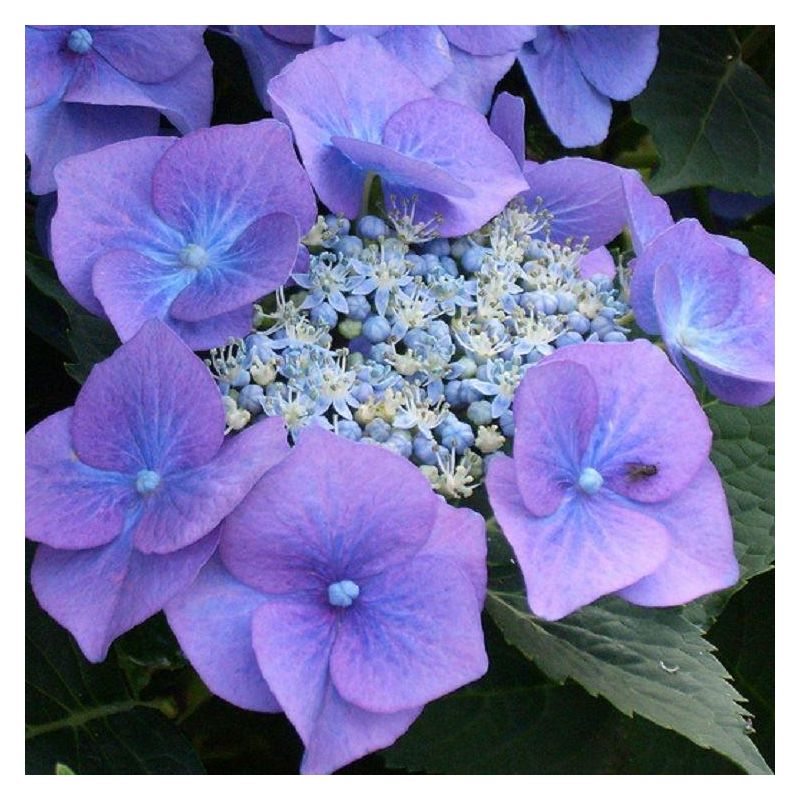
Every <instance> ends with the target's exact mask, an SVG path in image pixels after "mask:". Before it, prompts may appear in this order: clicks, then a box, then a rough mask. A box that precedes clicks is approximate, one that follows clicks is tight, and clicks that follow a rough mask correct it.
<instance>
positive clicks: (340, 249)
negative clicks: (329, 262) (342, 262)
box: [331, 236, 364, 258]
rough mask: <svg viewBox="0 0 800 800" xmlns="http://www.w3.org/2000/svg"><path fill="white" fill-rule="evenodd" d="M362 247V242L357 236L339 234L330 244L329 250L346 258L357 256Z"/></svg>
mask: <svg viewBox="0 0 800 800" xmlns="http://www.w3.org/2000/svg"><path fill="white" fill-rule="evenodd" d="M363 249H364V243H363V242H362V241H361V239H359V238H358V236H340V237H339V238H338V239H337V240H336V241H335V242H334V243H333V244H332V245H331V250H333V251H334V252H336V253H341V254H342V255H343V256H347V257H348V258H357V257H358V256H360V255H361V251H362V250H363Z"/></svg>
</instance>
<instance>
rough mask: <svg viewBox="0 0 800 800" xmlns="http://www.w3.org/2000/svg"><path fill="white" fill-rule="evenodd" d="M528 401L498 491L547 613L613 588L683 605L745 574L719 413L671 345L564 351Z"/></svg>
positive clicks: (522, 394) (501, 462)
mask: <svg viewBox="0 0 800 800" xmlns="http://www.w3.org/2000/svg"><path fill="white" fill-rule="evenodd" d="M514 404H515V412H514V416H515V422H516V432H515V437H514V454H513V458H510V457H508V456H504V455H499V456H496V457H495V458H494V459H493V460H492V462H491V463H490V465H489V473H488V478H487V488H488V491H489V498H490V501H491V505H492V509H493V510H494V512H495V515H496V517H497V519H498V521H499V523H500V525H501V527H502V529H503V532H504V533H505V535H506V537H507V538H508V540H509V542H510V543H511V545H512V547H513V548H514V551H515V553H516V556H517V559H518V561H519V563H520V567H521V569H522V573H523V576H524V578H525V584H526V588H527V593H528V602H529V604H530V607H531V609H532V610H533V612H534V613H535V614H537V615H539V616H541V617H543V618H545V619H559V618H561V617H563V616H565V615H567V614H569V613H571V612H572V611H575V610H577V609H578V608H580V607H581V606H583V605H586V604H587V603H591V602H592V601H593V600H596V599H597V598H598V597H601V596H603V595H606V594H609V593H612V592H617V593H620V594H621V595H622V596H623V597H625V598H626V599H628V600H630V601H631V602H635V603H639V604H641V605H648V606H667V605H677V604H681V603H686V602H688V601H690V600H693V599H694V598H696V597H698V596H700V595H702V594H706V593H708V592H712V591H716V590H718V589H722V588H725V587H728V586H731V585H732V584H733V583H734V582H735V581H736V579H737V577H738V566H737V563H736V559H735V556H734V552H733V535H732V530H731V523H730V518H729V516H728V512H727V506H726V503H725V495H724V492H723V488H722V484H721V481H720V479H719V476H718V475H717V472H716V470H715V469H714V467H713V465H712V464H711V462H710V460H709V458H708V455H709V450H710V446H711V431H710V429H709V426H708V422H707V420H706V417H705V415H704V414H703V411H702V409H701V408H700V406H699V405H698V403H697V401H696V400H695V398H694V394H693V393H692V391H691V389H690V388H689V386H688V385H687V384H686V383H685V382H684V381H683V379H682V378H681V376H680V374H679V373H678V372H677V370H675V369H674V368H673V367H672V366H671V365H670V363H669V361H668V360H667V358H666V357H665V356H664V354H663V353H662V352H661V351H660V350H659V349H658V348H657V347H655V346H654V345H652V344H650V343H649V342H647V341H644V340H638V341H635V342H626V343H620V344H586V345H584V346H582V347H570V348H567V349H565V350H559V351H558V352H556V353H554V354H553V355H552V356H549V357H548V358H546V359H544V360H543V361H542V362H540V364H539V365H537V366H536V367H534V368H533V369H531V370H529V371H528V372H527V373H526V375H525V378H524V379H523V381H522V383H521V384H520V386H519V388H518V390H517V394H516V396H515V399H514Z"/></svg>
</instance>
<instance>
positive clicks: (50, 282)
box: [25, 253, 120, 383]
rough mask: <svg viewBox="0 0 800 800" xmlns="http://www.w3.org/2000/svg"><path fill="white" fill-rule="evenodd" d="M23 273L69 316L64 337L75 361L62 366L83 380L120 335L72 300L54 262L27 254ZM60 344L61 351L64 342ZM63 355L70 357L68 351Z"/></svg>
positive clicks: (75, 378)
mask: <svg viewBox="0 0 800 800" xmlns="http://www.w3.org/2000/svg"><path fill="white" fill-rule="evenodd" d="M25 275H26V277H27V278H28V279H29V280H30V281H31V283H33V285H34V286H36V288H37V289H38V290H39V291H40V292H41V293H42V294H44V295H46V296H47V297H49V298H51V299H52V300H55V301H56V302H57V303H58V304H59V305H60V306H61V307H62V308H63V309H64V311H65V312H66V314H67V317H68V319H69V330H68V331H67V339H68V343H69V346H70V347H71V349H72V353H74V358H75V361H74V363H69V364H66V365H65V367H66V371H67V373H68V374H69V375H70V377H72V378H73V379H74V380H76V381H77V382H78V383H83V382H84V381H85V380H86V378H87V376H88V375H89V372H90V371H91V369H92V367H93V366H94V365H95V364H97V363H99V362H100V361H103V360H105V359H106V358H108V357H109V356H110V355H111V354H112V353H113V352H114V351H115V350H116V349H117V348H118V347H119V345H120V341H119V337H118V336H117V334H116V332H115V331H114V328H113V327H112V326H111V325H110V324H109V323H108V322H107V321H106V320H104V319H101V318H100V317H96V316H94V315H93V314H90V313H89V312H88V311H86V309H84V308H83V307H82V306H81V305H79V304H78V303H76V302H75V301H74V300H73V299H72V297H71V296H70V295H69V293H68V292H67V290H66V289H65V288H64V287H63V286H62V285H61V283H60V282H59V280H58V276H57V275H56V272H55V269H54V268H53V265H52V264H51V263H50V262H49V261H47V260H46V259H43V258H40V257H38V256H35V255H33V254H31V253H26V256H25ZM59 343H60V344H61V345H62V346H61V347H60V348H59V349H61V350H62V352H63V351H64V347H63V342H59ZM65 355H67V357H70V358H71V357H72V354H69V353H65Z"/></svg>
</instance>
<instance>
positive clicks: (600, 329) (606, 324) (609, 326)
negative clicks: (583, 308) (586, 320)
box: [591, 317, 614, 336]
mask: <svg viewBox="0 0 800 800" xmlns="http://www.w3.org/2000/svg"><path fill="white" fill-rule="evenodd" d="M591 328H592V333H597V334H599V335H600V336H602V335H603V334H604V333H608V332H609V331H611V330H613V329H614V324H613V323H612V322H611V320H610V319H608V317H595V318H594V319H593V320H592V325H591Z"/></svg>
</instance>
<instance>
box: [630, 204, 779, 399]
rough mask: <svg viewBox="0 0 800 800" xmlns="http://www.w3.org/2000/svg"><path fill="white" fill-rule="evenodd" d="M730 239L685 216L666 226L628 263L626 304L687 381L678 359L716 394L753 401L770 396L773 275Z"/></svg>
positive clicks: (772, 386)
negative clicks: (657, 338) (663, 345)
mask: <svg viewBox="0 0 800 800" xmlns="http://www.w3.org/2000/svg"><path fill="white" fill-rule="evenodd" d="M730 241H731V240H727V239H725V238H724V237H718V236H711V235H710V234H708V233H706V231H705V230H704V229H703V227H702V226H701V225H700V223H699V222H697V220H693V219H685V220H681V221H680V222H678V223H677V224H676V225H673V226H671V227H669V228H667V229H666V230H665V231H664V232H663V233H661V234H660V235H658V236H656V237H655V238H653V239H652V240H651V241H650V242H649V243H648V245H647V246H646V247H645V248H644V250H643V252H642V253H641V254H640V255H639V257H638V258H636V259H635V261H634V262H633V279H632V281H631V302H632V305H633V309H634V312H635V314H636V319H637V321H638V323H639V325H640V326H641V327H642V329H643V330H645V331H646V332H647V333H660V334H661V336H662V337H663V338H664V341H665V343H666V345H667V349H668V351H669V353H670V356H671V357H672V360H673V361H674V362H675V364H676V366H677V367H678V368H679V369H680V370H681V372H683V374H684V375H685V376H686V378H687V380H689V381H692V375H691V372H690V371H689V368H688V366H687V364H686V359H688V360H689V361H692V362H694V364H695V365H696V366H697V369H698V371H699V373H700V376H701V378H702V379H703V381H704V383H705V384H706V385H707V386H708V388H709V390H710V391H711V392H712V393H713V394H715V395H716V396H717V397H719V398H720V399H721V400H724V401H725V402H727V403H734V404H736V405H745V406H751V405H761V404H762V403H766V402H768V401H769V400H771V399H772V397H773V396H774V394H775V276H774V275H773V273H772V272H770V271H769V270H768V269H767V268H766V267H765V266H764V265H763V264H761V263H759V262H758V261H756V260H755V259H753V258H750V256H748V255H747V254H746V253H742V252H740V251H737V250H734V249H732V247H731V245H730Z"/></svg>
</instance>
